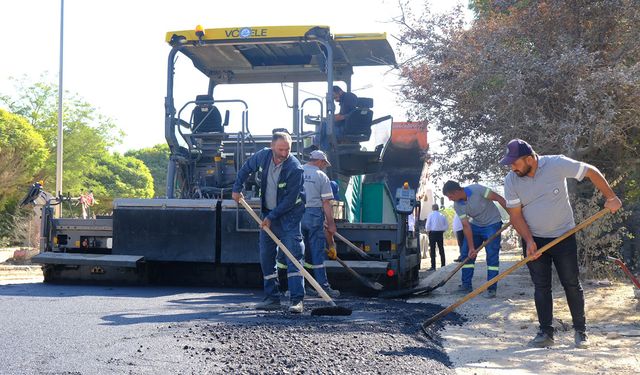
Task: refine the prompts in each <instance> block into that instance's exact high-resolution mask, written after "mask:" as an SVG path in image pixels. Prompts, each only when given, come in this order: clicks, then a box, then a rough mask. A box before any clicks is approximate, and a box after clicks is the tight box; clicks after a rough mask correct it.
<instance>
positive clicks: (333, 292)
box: [322, 285, 340, 298]
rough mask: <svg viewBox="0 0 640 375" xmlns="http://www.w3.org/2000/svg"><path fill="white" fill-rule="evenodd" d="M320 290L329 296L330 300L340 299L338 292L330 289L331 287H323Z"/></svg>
mask: <svg viewBox="0 0 640 375" xmlns="http://www.w3.org/2000/svg"><path fill="white" fill-rule="evenodd" d="M322 289H324V291H325V292H326V293H327V294H328V295H329V297H331V298H338V297H340V291H338V290H335V289H331V287H330V286H329V285H323V286H322Z"/></svg>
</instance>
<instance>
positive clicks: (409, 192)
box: [396, 182, 416, 215]
mask: <svg viewBox="0 0 640 375" xmlns="http://www.w3.org/2000/svg"><path fill="white" fill-rule="evenodd" d="M414 207H416V191H415V190H414V189H410V188H409V184H407V183H406V182H405V183H404V186H403V187H400V188H398V189H396V211H397V212H398V213H400V214H406V215H410V214H411V213H412V212H413V209H414Z"/></svg>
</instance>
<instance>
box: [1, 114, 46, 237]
mask: <svg viewBox="0 0 640 375" xmlns="http://www.w3.org/2000/svg"><path fill="white" fill-rule="evenodd" d="M47 156H48V150H47V148H46V147H45V144H44V139H43V138H42V136H41V135H40V134H39V133H38V132H36V131H35V129H34V128H33V126H31V125H30V124H29V123H28V122H27V121H26V120H25V119H24V118H22V117H21V116H18V115H14V114H11V113H9V112H6V111H4V110H2V109H0V246H1V245H4V244H5V243H6V241H7V240H5V239H10V238H12V236H11V234H12V229H13V227H14V224H15V222H16V220H15V219H16V218H19V217H20V213H19V212H18V211H17V204H18V199H19V198H20V195H21V193H22V188H23V187H24V186H28V184H29V183H30V182H31V181H32V180H33V179H34V177H36V176H37V175H38V173H39V172H40V170H41V168H42V167H43V165H44V163H45V160H46V159H47Z"/></svg>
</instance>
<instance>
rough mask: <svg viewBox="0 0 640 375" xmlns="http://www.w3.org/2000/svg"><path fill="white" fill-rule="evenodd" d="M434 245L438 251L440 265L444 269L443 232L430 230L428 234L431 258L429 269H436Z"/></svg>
mask: <svg viewBox="0 0 640 375" xmlns="http://www.w3.org/2000/svg"><path fill="white" fill-rule="evenodd" d="M436 245H438V247H439V250H440V265H441V267H444V263H445V261H444V231H436V230H432V231H430V232H429V255H430V256H431V268H436Z"/></svg>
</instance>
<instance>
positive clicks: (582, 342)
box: [574, 331, 590, 349]
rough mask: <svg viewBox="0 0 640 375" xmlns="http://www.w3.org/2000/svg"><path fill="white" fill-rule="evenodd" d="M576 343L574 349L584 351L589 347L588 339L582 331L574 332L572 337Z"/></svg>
mask: <svg viewBox="0 0 640 375" xmlns="http://www.w3.org/2000/svg"><path fill="white" fill-rule="evenodd" d="M574 339H575V342H576V348H580V349H586V348H588V347H589V344H590V343H589V337H588V336H587V333H586V332H584V331H576V333H575V336H574Z"/></svg>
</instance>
